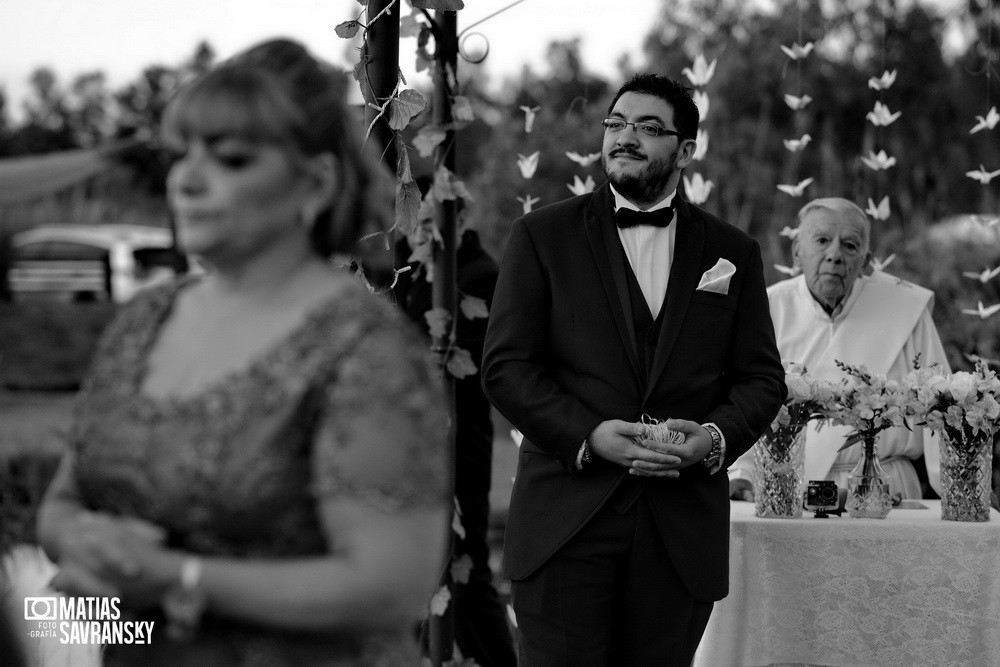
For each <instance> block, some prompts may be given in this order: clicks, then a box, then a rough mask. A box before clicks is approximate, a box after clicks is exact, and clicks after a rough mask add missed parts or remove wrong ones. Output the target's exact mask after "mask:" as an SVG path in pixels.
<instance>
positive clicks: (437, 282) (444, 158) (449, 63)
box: [429, 11, 458, 667]
mask: <svg viewBox="0 0 1000 667" xmlns="http://www.w3.org/2000/svg"><path fill="white" fill-rule="evenodd" d="M434 21H435V23H436V24H437V31H436V33H435V40H436V47H437V48H436V51H435V55H434V67H435V69H436V76H435V86H434V102H433V120H434V124H435V125H436V126H438V127H448V126H449V125H450V124H451V122H452V117H451V95H452V94H453V91H451V90H449V87H448V82H449V81H454V80H455V76H456V68H457V66H458V36H457V34H458V15H457V13H456V12H441V11H439V12H435V19H434ZM434 166H435V169H440V168H441V167H445V168H446V169H448V171H449V172H454V170H455V133H454V131H453V130H448V131H447V134H446V136H445V140H444V141H443V142H441V143H440V144H438V146H437V148H436V149H435V151H434ZM456 214H457V208H456V202H455V200H447V201H440V202H436V209H435V220H436V223H437V226H438V230H439V231H440V233H441V239H442V242H441V243H440V244H435V245H434V284H433V287H432V289H433V291H432V299H433V302H432V303H433V307H434V308H442V309H444V310H446V311H447V312H448V313H450V314H451V320H450V322H451V326H450V327H449V329H450V331H454V328H455V320H456V316H457V311H458V307H457V306H458V304H457V301H458V297H457V282H458V268H457V266H456V264H457V262H456V248H457V244H458V243H457V236H458V235H457V222H456V217H457V216H456ZM450 344H451V339H450V336H448V335H447V334H446V337H441V338H435V339H434V341H433V346H434V347H433V349H434V350H435V351H438V352H441V351H444V350H447V348H448V347H449V345H450ZM443 375H444V381H445V387H446V391H447V393H448V406H449V411H450V413H451V428H450V429H449V432H448V440H449V443H448V444H449V452H450V457H449V460H450V463H451V465H450V466H449V470H450V472H451V477H452V482H453V483H454V470H455V378H454V377H453V376H451V374H449V373H448V372H447V370H443ZM453 486H454V484H453ZM451 551H452V550H451V549H449V550H448V552H449V564H450V560H451V559H450V555H451ZM441 584H442V585H443V586H447V587H448V590H449V591H450V592H451V593H452V597H451V602H450V603H449V605H448V609H447V611H446V612H445V613H444V615H442V616H435V615H433V614H432V615H431V618H430V632H429V645H430V646H429V649H430V659H431V664H432V665H433V666H434V667H441V665H443V664H445V663H447V662H448V661H450V660H451V659H452V656H453V653H454V645H455V614H454V607H455V597H454V586H453V583H452V581H451V574H450V567H449V568H446V570H445V572H444V576H443V577H442V582H441Z"/></svg>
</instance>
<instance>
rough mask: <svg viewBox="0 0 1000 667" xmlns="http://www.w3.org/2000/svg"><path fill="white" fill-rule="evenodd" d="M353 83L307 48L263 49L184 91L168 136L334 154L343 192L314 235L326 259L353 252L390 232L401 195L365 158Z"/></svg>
mask: <svg viewBox="0 0 1000 667" xmlns="http://www.w3.org/2000/svg"><path fill="white" fill-rule="evenodd" d="M347 82H348V77H347V76H346V75H345V74H344V73H343V72H340V71H338V70H336V69H335V68H333V67H332V66H330V65H328V64H326V63H324V62H322V61H320V60H317V59H316V58H314V57H313V56H312V55H311V54H310V53H309V52H308V51H307V50H306V49H305V47H303V46H302V45H301V44H298V43H296V42H293V41H290V40H287V39H276V40H272V41H268V42H264V43H262V44H259V45H257V46H254V47H252V48H251V49H249V50H247V51H245V52H243V53H241V54H239V55H236V56H234V57H233V58H231V59H229V60H227V61H225V62H223V63H221V64H220V65H218V66H217V67H215V68H214V69H212V70H211V71H209V72H208V73H206V74H204V75H203V76H201V77H199V78H198V79H195V80H194V81H192V82H191V83H190V84H188V85H187V86H185V87H184V88H183V89H182V90H181V91H180V92H179V93H178V95H177V96H176V97H175V98H174V100H173V101H172V102H171V103H170V105H169V106H168V107H167V110H166V113H165V114H164V118H163V130H162V131H163V136H164V139H165V140H166V141H167V142H174V143H180V144H183V143H185V142H186V141H187V140H189V139H191V138H192V137H214V136H220V135H233V136H238V137H242V138H246V139H248V140H251V141H260V142H272V143H276V144H281V145H285V146H291V147H294V148H296V149H297V150H298V151H299V152H301V153H302V154H304V155H306V156H309V157H312V156H315V155H319V154H321V153H332V154H333V156H334V158H335V159H336V161H337V167H338V168H337V173H336V177H337V186H336V191H335V192H334V193H333V196H332V198H331V203H330V207H329V208H328V209H327V210H325V211H323V212H321V213H320V214H319V215H317V216H316V219H315V220H314V221H313V223H312V226H311V231H310V235H311V239H312V243H313V247H314V249H315V250H316V252H317V253H318V254H319V255H320V256H322V257H329V256H330V255H332V254H334V253H342V252H350V251H351V250H352V249H353V248H354V246H355V244H356V243H357V242H358V240H359V239H360V238H361V237H362V236H363V235H364V234H366V233H369V232H373V231H380V230H386V229H389V227H391V225H392V215H393V211H392V205H393V204H394V200H395V196H394V192H393V187H392V178H391V175H390V173H389V172H388V171H387V170H386V169H385V168H383V167H382V166H380V165H379V164H377V163H376V162H375V160H374V158H372V157H370V156H369V155H368V154H367V153H366V152H363V151H362V146H361V142H360V141H359V138H358V137H359V135H361V134H363V124H362V123H363V121H362V119H361V118H360V117H359V118H357V119H355V118H352V116H351V114H350V112H349V111H348V108H347V105H346V103H345V99H346V96H347Z"/></svg>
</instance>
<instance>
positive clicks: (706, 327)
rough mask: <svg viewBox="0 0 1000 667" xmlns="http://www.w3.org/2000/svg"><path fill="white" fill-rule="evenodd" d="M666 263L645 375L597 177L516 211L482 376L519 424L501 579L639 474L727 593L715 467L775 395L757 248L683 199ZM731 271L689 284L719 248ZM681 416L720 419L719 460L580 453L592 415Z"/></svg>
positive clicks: (596, 418)
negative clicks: (585, 190) (717, 280)
mask: <svg viewBox="0 0 1000 667" xmlns="http://www.w3.org/2000/svg"><path fill="white" fill-rule="evenodd" d="M673 224H676V225H677V230H676V240H675V245H674V257H673V264H672V266H671V269H670V277H669V281H668V286H667V292H666V298H665V300H664V302H663V306H662V307H661V308H662V310H663V320H662V326H661V328H660V332H659V339H658V342H657V343H656V347H655V354H654V355H653V359H652V366H651V371H650V372H649V375H648V379H647V380H646V382H643V376H644V375H645V373H644V372H642V371H643V370H644V369H640V368H639V365H638V364H639V361H638V356H637V347H636V346H637V342H636V340H635V330H634V329H635V327H634V318H633V312H632V306H631V304H630V297H629V282H628V281H629V280H630V279H631V280H634V279H633V278H631V277H630V276H629V275H628V273H627V272H629V271H631V268H630V267H629V264H628V260H627V259H626V257H625V252H624V250H623V248H622V246H621V241H620V240H619V238H618V232H617V229H616V227H615V213H614V197H613V195H612V193H611V190H610V187H609V185H608V184H607V183H605V184H604V185H603V186H602V187H600V188H599V189H598V190H596V191H595V192H593V193H589V194H585V195H581V196H578V197H574V198H571V199H567V200H565V201H562V202H559V203H556V204H551V205H549V206H545V207H543V208H540V209H538V210H537V211H534V212H531V213H528V214H527V215H525V216H523V217H521V218H519V219H517V220H516V221H515V222H514V224H513V226H512V228H511V231H510V236H509V239H508V242H507V248H506V250H505V253H504V257H503V260H502V263H501V267H500V275H499V278H498V282H497V288H496V292H495V294H494V300H493V306H492V309H491V312H490V319H489V325H488V328H487V333H486V343H485V350H484V358H483V386H484V389H485V391H486V393H487V396H488V397H489V398H490V400H491V401H492V403H493V404H494V405H495V406H496V407H497V409H498V410H500V412H501V413H502V414H503V415H504V416H505V417H506V418H507V419H509V420H510V422H511V423H512V424H513V425H514V426H515V427H516V428H517V429H518V430H520V431H521V432H522V433H523V434H524V436H525V437H524V440H523V441H522V444H521V448H520V452H519V455H518V467H517V475H516V477H515V481H514V488H513V491H512V496H511V502H510V509H509V512H508V518H507V525H506V530H505V544H504V565H503V573H504V576H505V577H506V578H508V579H511V580H515V581H516V580H521V579H525V578H527V577H529V576H531V574H532V573H533V572H535V571H536V570H537V569H538V568H539V567H540V566H542V565H543V564H544V563H545V562H546V560H547V559H548V558H549V557H550V556H552V554H554V553H555V552H556V551H557V550H558V549H559V547H560V546H562V545H563V544H565V543H566V541H567V540H569V539H570V538H571V537H572V536H573V535H574V534H575V533H576V532H577V531H578V530H579V529H580V528H581V527H582V526H583V525H584V524H585V523H586V521H587V520H588V519H589V518H590V517H591V516H593V515H594V513H595V512H596V511H597V510H598V509H599V508H600V507H601V506H602V505H603V504H604V503H605V502H607V501H608V499H609V498H610V497H611V496H612V494H613V493H614V492H615V490H616V489H617V488H618V487H619V485H621V484H623V483H625V484H642V485H644V488H643V490H642V493H643V494H644V495H645V497H646V498H647V499H648V501H649V504H650V507H651V508H652V512H653V516H654V519H655V521H656V523H657V527H658V529H659V532H660V534H661V535H662V536H663V539H664V543H665V546H666V550H667V553H668V555H669V557H670V558H671V560H672V562H673V564H674V566H675V567H676V569H677V571H678V572H679V574H680V576H681V577H682V579H683V580H684V582H685V584H686V585H687V586H688V588H689V590H690V591H691V592H692V594H693V595H694V596H695V597H696V598H697V599H701V600H718V599H721V598H723V597H725V595H726V593H727V591H728V585H729V579H728V563H729V561H728V545H729V487H728V479H727V476H726V474H725V473H724V470H725V468H727V467H728V466H729V464H731V463H732V462H733V461H734V460H735V459H736V458H737V457H738V456H739V455H740V454H742V453H743V452H745V451H746V450H747V449H748V448H749V447H751V446H752V445H753V444H754V442H755V441H756V439H757V438H758V437H759V435H760V434H761V433H762V432H763V430H764V429H765V427H766V426H767V425H768V424H769V423H770V422H771V420H772V419H773V418H774V416H775V415H776V414H777V412H778V408H779V407H780V405H781V402H782V401H783V400H784V398H785V393H786V389H785V385H784V372H783V369H782V366H781V360H780V356H779V354H778V350H777V347H776V345H775V338H774V328H773V326H772V324H771V316H770V312H769V309H768V300H767V293H766V291H765V285H764V276H763V267H762V263H761V255H760V247H759V246H758V244H757V242H756V241H754V240H753V239H751V238H750V237H748V236H747V235H746V234H744V233H743V232H741V231H739V230H737V229H736V228H734V227H732V226H731V225H728V224H726V223H725V222H723V221H722V220H720V219H718V218H716V217H714V216H712V215H710V214H708V213H707V212H705V211H703V210H701V209H699V208H697V207H695V206H693V205H691V204H689V203H688V202H685V201H682V200H680V197H677V219H676V221H675V223H673ZM720 259H722V260H728V262H730V263H731V264H732V265H734V266H735V273H733V275H732V276H731V278H730V280H729V284H728V286H727V287H725V288H724V289H723V291H722V292H717V291H709V290H705V289H700V290H699V289H698V286H699V282H700V281H701V279H702V277H703V275H704V274H705V273H706V272H707V271H709V270H710V269H712V267H714V266H716V265H717V264H718V263H719V260H720ZM643 414H646V415H649V416H650V417H653V418H657V419H667V418H671V417H673V418H681V419H690V420H692V421H696V422H698V423H707V422H713V423H715V424H716V425H717V426H718V427H719V429H720V430H721V431H722V433H723V435H724V436H725V440H726V455H725V462H724V464H723V471H720V472H719V473H718V474H715V475H712V474H710V471H709V469H708V468H706V467H705V466H703V465H701V464H695V465H692V466H689V467H687V468H684V469H682V470H681V471H680V477H678V478H675V479H660V478H636V477H634V476H632V475H628V471H627V469H625V468H623V467H621V466H618V465H615V464H612V463H610V462H609V461H606V460H604V459H601V458H600V457H592V458H591V461H590V463H588V464H586V465H585V466H584V467H583V469H582V470H578V469H577V468H576V458H577V454H578V452H579V450H580V447H581V445H582V444H583V442H584V439H585V438H586V437H587V435H588V434H589V433H590V432H591V431H592V430H593V429H594V427H596V426H597V425H598V424H599V423H601V422H602V421H605V420H608V419H622V420H625V421H633V422H634V421H639V420H640V419H641V417H642V415H643Z"/></svg>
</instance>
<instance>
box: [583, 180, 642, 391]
mask: <svg viewBox="0 0 1000 667" xmlns="http://www.w3.org/2000/svg"><path fill="white" fill-rule="evenodd" d="M612 201H613V200H612V196H611V188H610V187H609V185H608V184H607V183H605V184H604V185H603V186H602V187H601V188H600V189H599V190H597V191H596V192H595V193H594V196H593V197H592V198H591V200H590V205H589V206H588V207H587V211H586V213H585V215H584V229H585V230H586V232H587V240H588V241H589V242H590V248H591V250H592V251H593V253H594V261H595V262H596V263H597V270H598V271H599V272H600V274H601V282H602V283H603V284H604V292H605V294H606V295H607V297H608V303H609V304H611V313H612V315H613V316H614V318H615V325H616V326H617V327H618V334H619V335H620V336H621V339H622V345H624V346H625V350H626V352H627V354H628V360H629V363H630V364H631V366H632V372H633V373H634V374H635V377H636V379H637V380H638V379H639V378H641V377H642V374H641V373H640V372H639V357H638V354H637V352H636V347H635V346H636V342H635V325H634V323H633V320H632V303H631V301H630V300H629V296H628V283H627V282H626V281H627V278H626V276H625V265H624V261H625V259H624V257H625V255H624V252H623V251H622V248H621V242H620V241H619V239H618V232H617V228H616V227H615V215H614V213H615V211H614V205H613V203H612Z"/></svg>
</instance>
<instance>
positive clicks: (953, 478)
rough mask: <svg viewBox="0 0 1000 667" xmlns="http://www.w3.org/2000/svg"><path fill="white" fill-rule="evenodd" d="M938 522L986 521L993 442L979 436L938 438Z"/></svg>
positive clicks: (988, 506)
mask: <svg viewBox="0 0 1000 667" xmlns="http://www.w3.org/2000/svg"><path fill="white" fill-rule="evenodd" d="M940 447H941V518H942V519H945V520H946V521H989V520H990V493H991V491H992V475H993V438H992V437H990V436H988V435H986V433H984V432H980V433H979V434H978V435H977V436H973V437H969V436H968V434H966V433H964V432H963V433H961V434H960V435H958V436H957V437H955V434H953V433H946V434H945V435H944V436H942V437H941V444H940Z"/></svg>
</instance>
